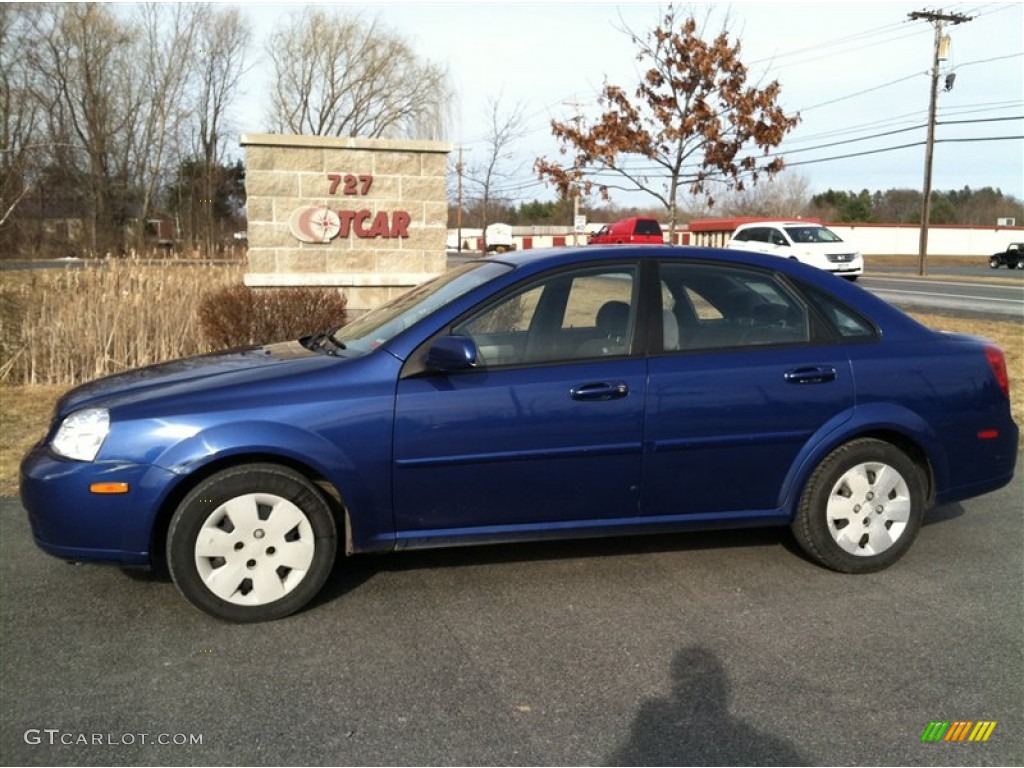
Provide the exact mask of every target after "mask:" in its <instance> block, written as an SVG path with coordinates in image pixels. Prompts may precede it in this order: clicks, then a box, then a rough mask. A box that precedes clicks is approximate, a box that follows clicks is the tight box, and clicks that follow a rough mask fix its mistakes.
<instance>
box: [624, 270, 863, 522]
mask: <svg viewBox="0 0 1024 768" xmlns="http://www.w3.org/2000/svg"><path fill="white" fill-rule="evenodd" d="M661 282H662V297H663V299H662V300H663V302H664V304H665V309H666V315H667V316H671V317H672V318H673V319H674V320H675V321H676V322H677V323H678V325H679V332H678V334H677V340H674V343H673V344H672V347H673V348H671V349H668V350H667V351H665V352H664V353H663V354H658V355H653V356H652V357H651V360H650V380H649V387H648V407H647V413H646V417H645V427H644V428H645V442H646V450H647V453H646V455H645V458H644V468H643V501H642V514H643V515H645V516H679V515H681V516H689V517H692V518H695V519H696V518H700V517H702V516H704V517H708V518H709V519H710V518H721V517H722V516H723V515H724V516H728V515H729V514H730V513H750V512H764V513H765V515H771V514H773V513H775V510H777V509H778V507H779V505H780V489H781V488H782V487H783V484H784V481H785V478H786V476H787V474H788V473H789V471H790V469H791V467H792V466H793V462H794V461H795V459H796V457H797V455H798V454H799V452H800V451H801V449H802V448H803V447H804V446H805V444H807V442H808V441H809V440H811V439H812V436H813V435H815V434H816V433H820V432H822V431H824V430H827V429H829V425H830V424H836V423H841V422H842V421H843V420H845V419H847V418H849V415H850V412H851V409H852V406H853V399H854V398H853V396H854V388H853V380H852V376H851V373H850V364H849V361H848V356H847V355H846V354H845V352H844V349H843V347H842V346H841V345H839V344H835V343H832V342H830V341H823V340H822V339H821V334H822V332H823V331H822V330H820V329H819V325H820V321H817V320H815V317H814V315H813V313H812V312H811V311H810V310H809V308H808V307H807V306H805V305H804V303H803V302H802V300H801V299H800V298H799V297H798V296H797V295H796V294H795V293H794V292H793V291H792V290H791V289H790V288H789V287H788V286H787V285H785V284H784V283H783V282H781V281H780V280H779V279H778V278H777V277H776V276H774V275H773V274H771V273H768V272H762V271H759V270H753V269H746V268H740V267H733V266H725V265H716V266H711V265H699V264H685V263H664V264H662V265H661Z"/></svg>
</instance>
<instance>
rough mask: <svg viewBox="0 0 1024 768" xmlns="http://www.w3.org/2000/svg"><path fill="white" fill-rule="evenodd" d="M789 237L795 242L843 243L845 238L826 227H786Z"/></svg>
mask: <svg viewBox="0 0 1024 768" xmlns="http://www.w3.org/2000/svg"><path fill="white" fill-rule="evenodd" d="M786 232H787V233H788V234H789V239H790V240H792V241H793V242H794V243H841V242H843V239H842V238H841V237H839V235H837V234H836V233H835V232H833V231H832V230H831V229H826V228H825V227H818V226H814V227H786Z"/></svg>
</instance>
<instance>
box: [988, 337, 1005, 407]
mask: <svg viewBox="0 0 1024 768" xmlns="http://www.w3.org/2000/svg"><path fill="white" fill-rule="evenodd" d="M985 357H987V358H988V364H989V365H990V366H991V368H992V375H993V376H995V377H996V382H997V383H998V384H999V388H1000V389H1001V390H1003V394H1004V395H1006V397H1007V399H1009V397H1010V374H1009V373H1008V372H1007V370H1006V355H1004V354H1003V350H1001V349H1000V348H999V347H997V346H996V345H995V344H986V345H985Z"/></svg>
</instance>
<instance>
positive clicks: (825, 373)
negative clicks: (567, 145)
mask: <svg viewBox="0 0 1024 768" xmlns="http://www.w3.org/2000/svg"><path fill="white" fill-rule="evenodd" d="M784 377H785V379H786V381H787V382H789V383H790V384H826V383H828V382H830V381H835V380H836V369H835V368H833V367H832V366H831V365H812V366H808V367H806V368H792V369H790V370H788V371H786V373H785V374H784Z"/></svg>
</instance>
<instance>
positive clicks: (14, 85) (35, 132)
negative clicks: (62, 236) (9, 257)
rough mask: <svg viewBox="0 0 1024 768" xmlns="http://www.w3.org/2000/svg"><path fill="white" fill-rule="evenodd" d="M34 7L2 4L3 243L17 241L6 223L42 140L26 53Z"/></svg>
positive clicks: (21, 195)
mask: <svg viewBox="0 0 1024 768" xmlns="http://www.w3.org/2000/svg"><path fill="white" fill-rule="evenodd" d="M35 12H36V11H35V10H34V9H33V8H32V7H31V6H22V5H13V4H8V3H4V4H2V5H0V245H2V246H5V247H9V246H10V244H11V243H12V242H13V237H11V236H10V234H11V228H10V227H9V226H5V225H6V224H7V222H8V220H9V219H10V218H11V214H13V213H14V210H15V208H16V207H17V206H18V204H19V203H20V202H21V200H22V198H24V196H25V194H26V193H27V192H28V190H29V185H28V183H27V179H26V175H27V173H28V169H29V166H30V159H31V157H30V156H31V154H32V152H33V151H34V150H36V149H38V148H39V144H38V142H40V141H41V128H42V122H43V121H42V114H41V112H42V110H41V107H40V104H39V102H38V101H37V100H36V99H35V98H34V96H33V93H32V91H33V87H34V84H33V80H34V77H35V75H34V73H33V70H32V69H31V67H28V66H27V60H26V58H25V56H24V53H23V52H24V51H25V50H26V48H27V47H28V46H31V45H32V44H33V38H32V24H31V21H30V16H31V15H32V14H34V13H35Z"/></svg>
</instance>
